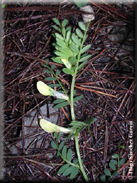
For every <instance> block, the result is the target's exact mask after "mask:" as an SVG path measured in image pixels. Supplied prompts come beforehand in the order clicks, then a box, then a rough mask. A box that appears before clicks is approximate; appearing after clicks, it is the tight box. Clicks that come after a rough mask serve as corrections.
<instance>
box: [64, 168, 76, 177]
mask: <svg viewBox="0 0 137 183" xmlns="http://www.w3.org/2000/svg"><path fill="white" fill-rule="evenodd" d="M73 170H74V168H73V166H70V167H68V168H67V169H66V170H65V171H64V173H63V176H67V175H69V174H70V173H72V172H73Z"/></svg>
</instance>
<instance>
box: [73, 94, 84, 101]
mask: <svg viewBox="0 0 137 183" xmlns="http://www.w3.org/2000/svg"><path fill="white" fill-rule="evenodd" d="M82 98H83V95H79V96H77V97H75V98H74V102H77V101H79V100H81V99H82Z"/></svg>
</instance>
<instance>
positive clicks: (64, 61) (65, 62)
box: [61, 58, 71, 69]
mask: <svg viewBox="0 0 137 183" xmlns="http://www.w3.org/2000/svg"><path fill="white" fill-rule="evenodd" d="M61 61H62V62H63V63H64V65H65V66H66V67H67V68H68V69H71V63H70V62H69V61H68V59H67V58H65V59H61Z"/></svg>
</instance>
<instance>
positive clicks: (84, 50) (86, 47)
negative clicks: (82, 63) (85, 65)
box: [81, 44, 91, 53]
mask: <svg viewBox="0 0 137 183" xmlns="http://www.w3.org/2000/svg"><path fill="white" fill-rule="evenodd" d="M90 47H91V44H88V45H87V46H85V47H84V48H83V49H82V50H81V53H84V52H86V51H87V50H89V48H90Z"/></svg>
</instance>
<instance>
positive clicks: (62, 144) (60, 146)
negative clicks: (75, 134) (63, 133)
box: [59, 141, 65, 150]
mask: <svg viewBox="0 0 137 183" xmlns="http://www.w3.org/2000/svg"><path fill="white" fill-rule="evenodd" d="M64 144H65V141H62V142H61V143H60V144H59V150H61V149H62V148H63V147H64Z"/></svg>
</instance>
